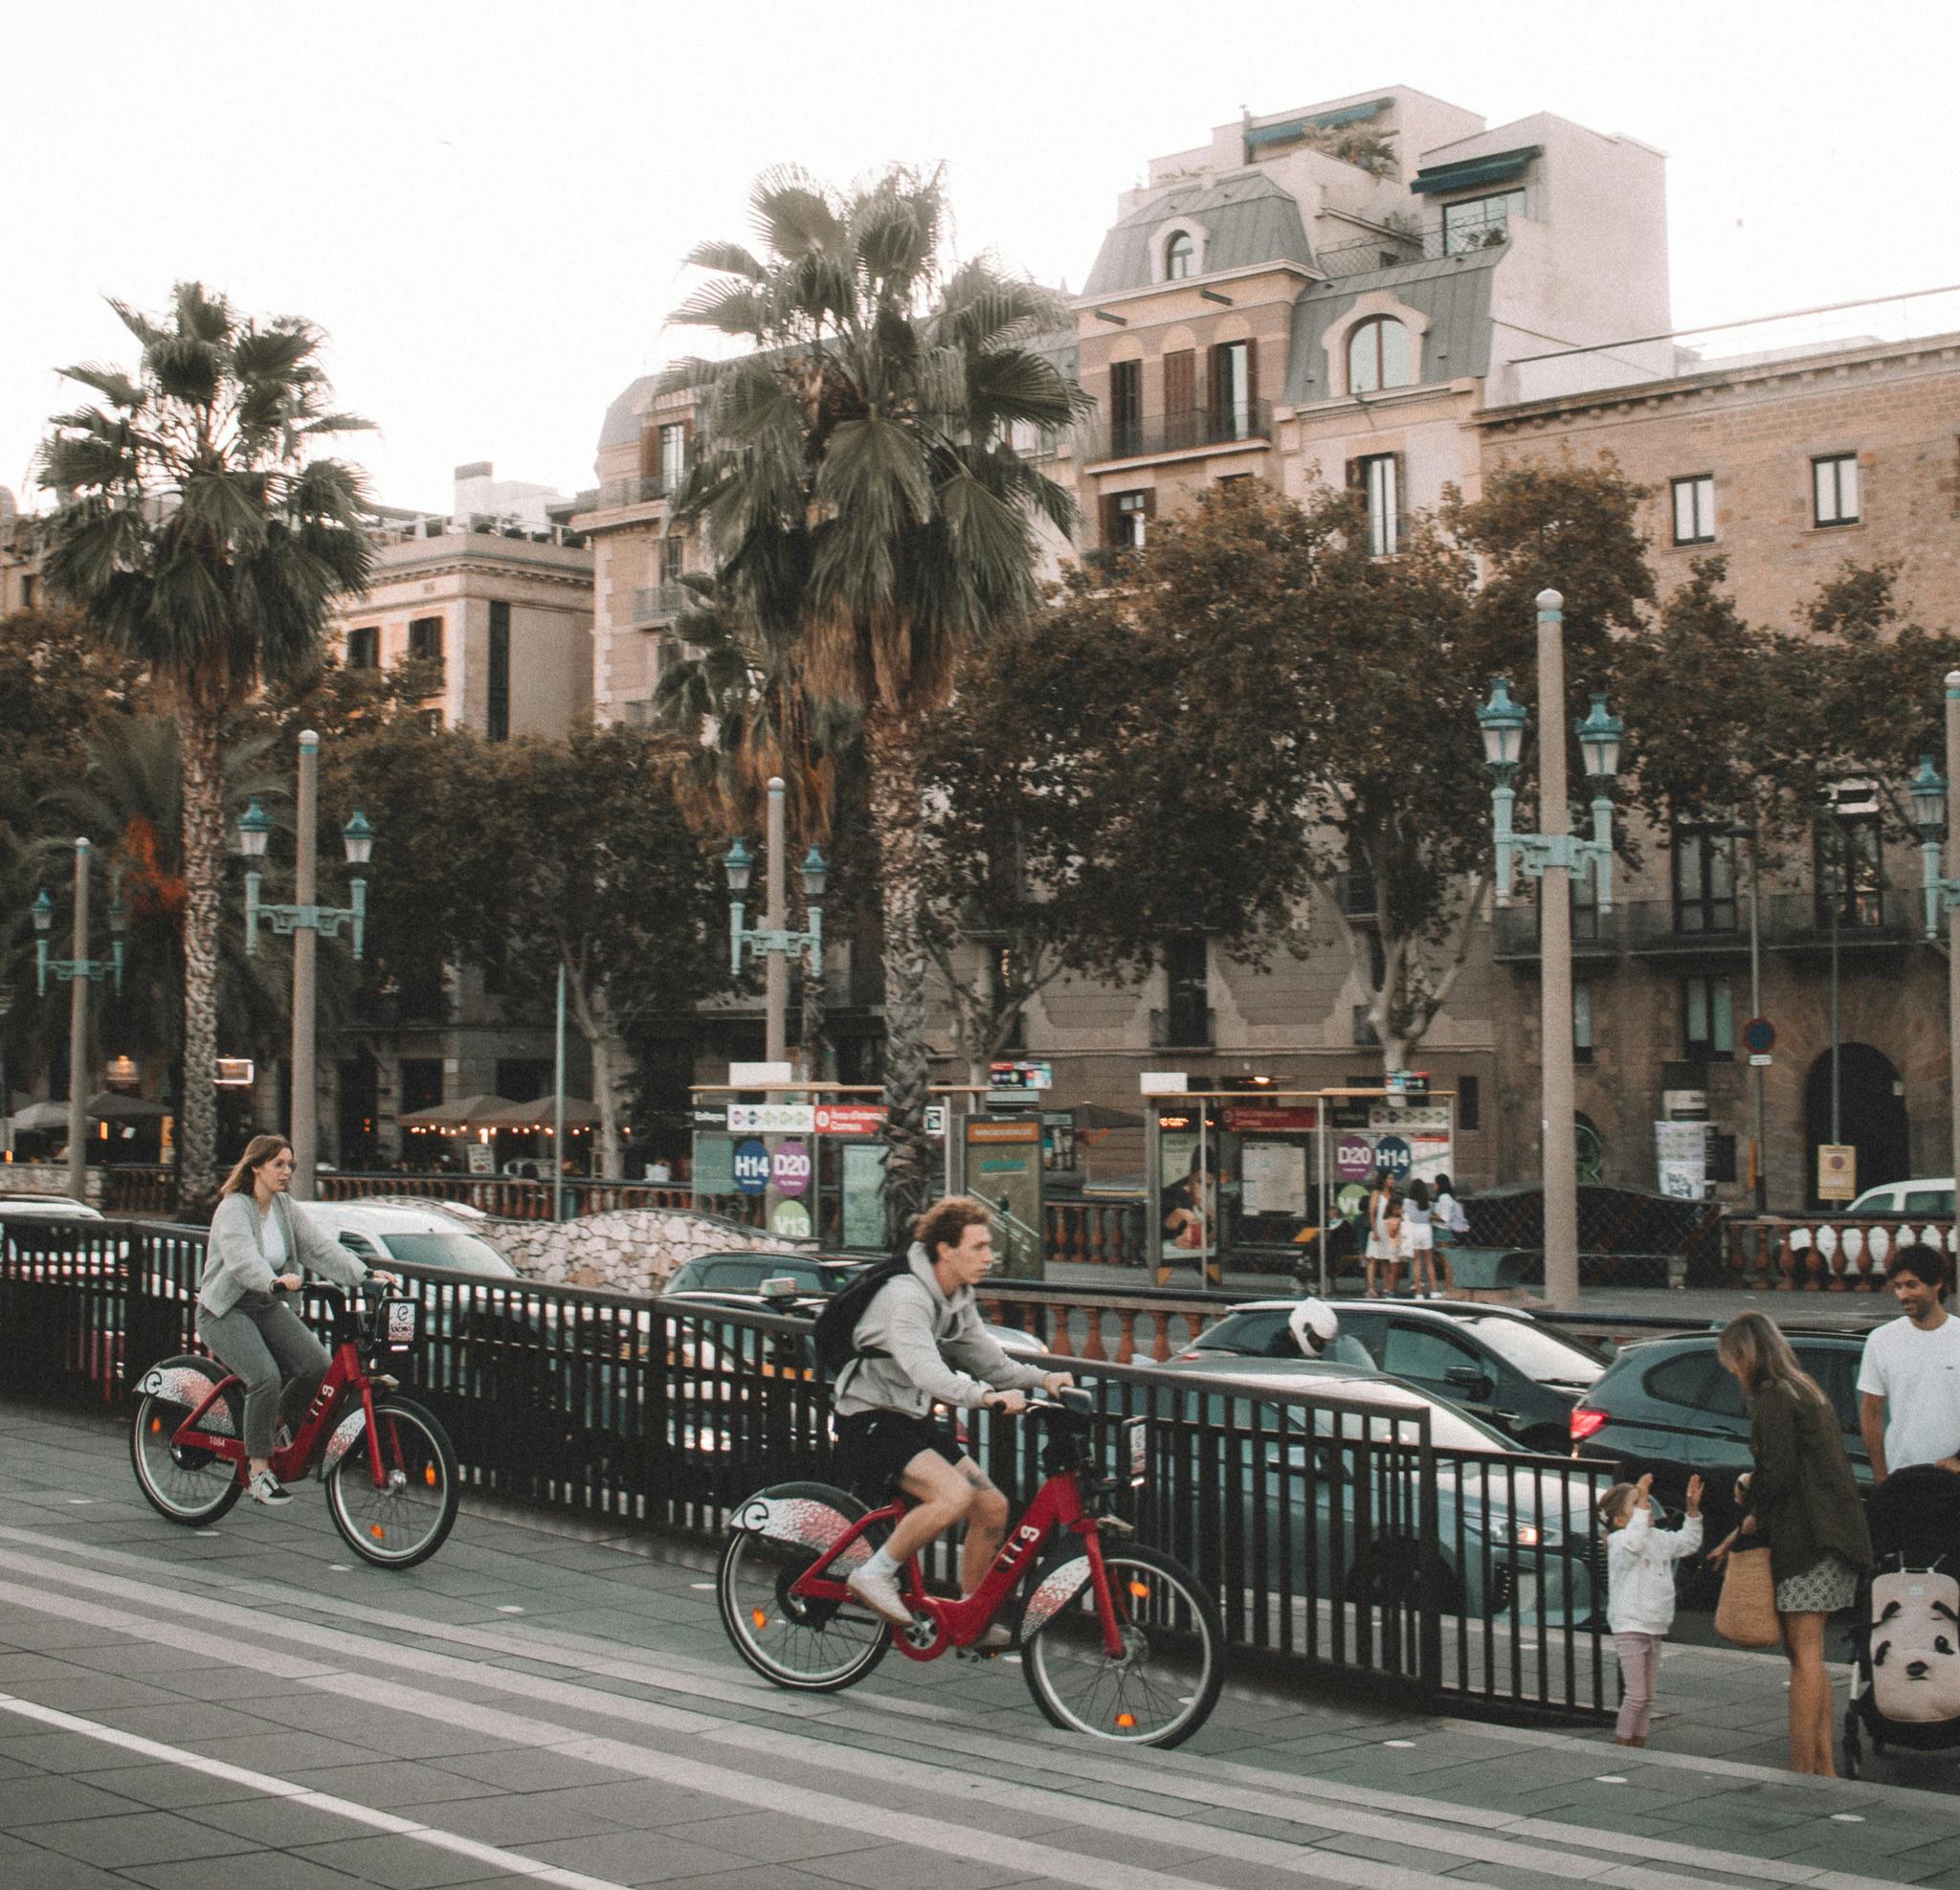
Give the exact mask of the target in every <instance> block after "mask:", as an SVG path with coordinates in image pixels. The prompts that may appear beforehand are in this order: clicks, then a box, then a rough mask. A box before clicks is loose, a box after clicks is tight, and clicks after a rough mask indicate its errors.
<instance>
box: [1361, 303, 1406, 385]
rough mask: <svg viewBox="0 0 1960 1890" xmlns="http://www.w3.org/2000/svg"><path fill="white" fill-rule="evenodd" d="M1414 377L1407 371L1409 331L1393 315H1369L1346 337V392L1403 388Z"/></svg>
mask: <svg viewBox="0 0 1960 1890" xmlns="http://www.w3.org/2000/svg"><path fill="white" fill-rule="evenodd" d="M1414 378H1415V377H1414V375H1413V374H1412V373H1411V372H1410V371H1409V330H1408V329H1407V328H1405V327H1403V325H1402V324H1401V323H1400V322H1397V321H1396V320H1395V319H1394V317H1393V316H1390V315H1376V316H1371V317H1370V319H1369V320H1368V321H1366V322H1361V323H1360V324H1359V325H1358V326H1357V327H1356V328H1355V330H1354V332H1353V333H1352V334H1351V335H1349V336H1348V392H1349V393H1380V392H1381V391H1382V389H1385V388H1406V387H1408V386H1410V385H1411V384H1412V383H1413V382H1414Z"/></svg>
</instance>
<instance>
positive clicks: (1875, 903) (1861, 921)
mask: <svg viewBox="0 0 1960 1890" xmlns="http://www.w3.org/2000/svg"><path fill="white" fill-rule="evenodd" d="M1918 901H1919V896H1918V895H1917V894H1916V893H1905V892H1900V891H1897V890H1894V889H1891V888H1887V889H1885V890H1883V891H1882V892H1869V893H1860V894H1858V895H1856V896H1855V898H1853V899H1852V900H1850V901H1839V902H1837V903H1838V945H1839V948H1840V949H1843V950H1856V949H1868V948H1870V947H1871V946H1874V945H1884V946H1892V945H1900V944H1903V943H1904V942H1905V941H1906V940H1907V939H1909V938H1910V937H1911V935H1912V927H1913V924H1914V923H1915V920H1916V918H1917V915H1918V911H1919V904H1918ZM1833 903H1834V901H1831V900H1829V899H1826V898H1821V897H1819V896H1817V895H1815V894H1812V893H1771V894H1769V895H1768V896H1766V897H1765V898H1764V900H1763V901H1762V907H1761V911H1760V913H1759V914H1758V916H1757V921H1756V929H1757V936H1758V938H1759V939H1760V941H1761V943H1762V946H1763V949H1764V950H1766V951H1813V950H1820V949H1827V948H1828V947H1829V945H1830V943H1831V908H1832V905H1833ZM1494 933H1495V939H1494V950H1495V953H1496V955H1497V957H1498V958H1500V959H1521V958H1536V957H1537V956H1538V955H1539V951H1540V948H1541V947H1540V944H1539V923H1538V900H1537V897H1536V896H1535V895H1531V894H1526V895H1525V896H1522V897H1520V898H1518V899H1516V900H1514V901H1512V903H1511V904H1509V905H1507V906H1503V907H1500V908H1499V910H1498V912H1497V916H1496V924H1495V927H1494ZM1572 948H1573V950H1574V951H1575V952H1578V953H1581V954H1584V955H1591V956H1595V957H1599V956H1608V957H1612V956H1618V955H1619V954H1621V953H1622V952H1631V953H1633V954H1635V955H1637V956H1640V957H1680V956H1686V955H1696V954H1699V955H1702V956H1722V955H1726V954H1727V953H1731V952H1747V951H1748V948H1749V907H1748V900H1747V899H1746V898H1742V899H1737V900H1735V901H1733V902H1732V903H1731V902H1730V901H1713V902H1711V901H1688V902H1681V901H1674V900H1615V901H1614V906H1613V910H1612V911H1611V912H1604V913H1603V912H1601V911H1599V910H1598V908H1597V907H1596V906H1591V905H1585V906H1574V907H1573V909H1572Z"/></svg>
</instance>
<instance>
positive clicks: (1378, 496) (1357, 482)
mask: <svg viewBox="0 0 1960 1890" xmlns="http://www.w3.org/2000/svg"><path fill="white" fill-rule="evenodd" d="M1399 459H1400V456H1399V455H1397V454H1393V453H1375V454H1370V456H1368V457H1367V458H1366V459H1356V460H1353V461H1351V462H1350V463H1349V465H1348V484H1349V485H1351V486H1352V487H1353V488H1354V489H1355V491H1357V492H1358V493H1360V494H1361V497H1362V500H1363V502H1364V503H1365V504H1366V505H1367V507H1368V548H1369V551H1370V554H1371V555H1372V556H1374V557H1376V558H1391V557H1393V556H1394V553H1395V549H1396V546H1397V545H1399V544H1400V543H1401V536H1402V473H1401V466H1400V464H1399V463H1398V462H1399Z"/></svg>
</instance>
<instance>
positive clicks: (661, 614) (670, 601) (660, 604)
mask: <svg viewBox="0 0 1960 1890" xmlns="http://www.w3.org/2000/svg"><path fill="white" fill-rule="evenodd" d="M699 601H700V600H699V599H698V598H697V597H696V596H695V594H694V592H693V591H691V590H690V589H688V588H687V587H686V586H685V585H684V584H676V583H674V582H673V581H671V580H670V581H669V582H667V583H666V584H646V585H641V586H640V587H639V588H638V589H636V590H635V592H634V593H633V615H632V617H631V619H630V622H631V624H632V627H633V628H634V629H635V630H641V629H646V628H649V627H651V626H654V625H657V624H663V623H672V622H673V621H674V619H675V618H676V617H678V616H679V614H680V613H681V611H684V610H686V609H687V608H688V606H689V605H691V604H695V603H698V602H699Z"/></svg>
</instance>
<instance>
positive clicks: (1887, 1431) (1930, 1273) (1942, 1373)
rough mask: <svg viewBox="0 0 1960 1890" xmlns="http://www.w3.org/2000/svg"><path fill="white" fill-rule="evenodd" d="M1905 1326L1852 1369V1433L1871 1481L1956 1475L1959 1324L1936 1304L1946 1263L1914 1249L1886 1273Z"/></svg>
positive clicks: (1895, 1327) (1867, 1346) (1888, 1331)
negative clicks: (1921, 1471)
mask: <svg viewBox="0 0 1960 1890" xmlns="http://www.w3.org/2000/svg"><path fill="white" fill-rule="evenodd" d="M1885 1279H1886V1283H1887V1284H1888V1285H1889V1286H1890V1287H1891V1289H1892V1298H1893V1299H1894V1300H1895V1301H1897V1302H1898V1305H1899V1310H1900V1312H1901V1313H1902V1314H1903V1315H1904V1317H1903V1318H1900V1319H1895V1320H1889V1321H1887V1322H1886V1323H1885V1324H1883V1325H1882V1326H1880V1327H1878V1329H1877V1330H1876V1331H1874V1332H1873V1333H1872V1334H1871V1336H1870V1337H1869V1338H1868V1339H1866V1341H1865V1342H1864V1356H1863V1358H1862V1359H1861V1360H1860V1363H1859V1367H1858V1428H1859V1430H1860V1433H1862V1434H1863V1436H1864V1448H1865V1455H1866V1456H1869V1457H1870V1458H1871V1460H1872V1476H1873V1477H1874V1478H1875V1479H1877V1480H1878V1481H1879V1482H1881V1483H1882V1482H1883V1481H1884V1480H1885V1479H1886V1478H1887V1477H1889V1476H1890V1475H1891V1474H1892V1472H1893V1471H1895V1470H1909V1469H1911V1468H1912V1467H1913V1466H1914V1465H1915V1464H1921V1463H1936V1464H1938V1465H1939V1466H1940V1468H1941V1469H1942V1470H1955V1471H1960V1319H1954V1318H1953V1317H1952V1316H1951V1315H1950V1314H1949V1312H1948V1311H1947V1308H1946V1306H1945V1305H1944V1304H1943V1303H1942V1300H1941V1296H1942V1294H1943V1293H1944V1292H1945V1291H1946V1285H1947V1258H1946V1256H1945V1255H1944V1254H1942V1253H1940V1251H1939V1250H1938V1249H1937V1248H1934V1247H1928V1246H1926V1245H1924V1244H1922V1243H1920V1242H1918V1241H1914V1242H1912V1243H1910V1244H1909V1245H1906V1246H1904V1247H1900V1248H1898V1249H1897V1250H1895V1251H1894V1253H1893V1255H1892V1260H1891V1264H1890V1265H1889V1266H1888V1267H1887V1268H1886V1269H1885Z"/></svg>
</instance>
